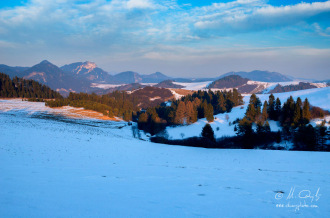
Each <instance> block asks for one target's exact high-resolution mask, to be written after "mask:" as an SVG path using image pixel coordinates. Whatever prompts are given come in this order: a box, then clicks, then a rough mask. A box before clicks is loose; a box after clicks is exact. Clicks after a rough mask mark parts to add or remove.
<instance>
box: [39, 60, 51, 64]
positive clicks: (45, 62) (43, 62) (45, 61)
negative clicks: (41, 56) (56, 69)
mask: <svg viewBox="0 0 330 218" xmlns="http://www.w3.org/2000/svg"><path fill="white" fill-rule="evenodd" d="M39 64H52V63H50V62H49V61H47V60H43V61H41V62H40V63H39Z"/></svg>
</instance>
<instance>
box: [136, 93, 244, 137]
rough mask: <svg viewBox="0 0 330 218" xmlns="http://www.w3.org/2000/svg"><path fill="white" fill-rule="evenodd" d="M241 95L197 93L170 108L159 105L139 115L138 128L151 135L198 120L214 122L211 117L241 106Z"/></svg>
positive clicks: (175, 102) (174, 102) (176, 102)
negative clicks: (168, 127) (204, 119)
mask: <svg viewBox="0 0 330 218" xmlns="http://www.w3.org/2000/svg"><path fill="white" fill-rule="evenodd" d="M242 104H243V97H242V95H241V94H240V93H239V92H238V91H237V90H236V89H234V90H233V91H223V92H221V91H216V92H213V91H211V90H209V91H201V90H199V91H197V92H194V93H193V94H191V95H187V96H184V97H182V98H181V99H179V100H175V101H173V102H172V103H171V105H170V106H168V105H165V104H161V105H159V106H156V107H150V108H148V109H147V110H146V112H143V113H140V115H139V117H138V127H139V129H141V130H144V131H145V132H149V133H151V134H152V135H154V134H156V133H159V132H161V131H163V130H164V129H165V128H166V126H173V125H183V124H191V123H194V122H196V121H197V120H198V119H201V118H206V119H207V120H208V121H209V122H212V121H213V120H214V117H213V115H216V114H219V113H225V112H230V111H231V110H232V108H233V107H235V106H238V105H242Z"/></svg>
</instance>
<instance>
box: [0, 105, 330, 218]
mask: <svg viewBox="0 0 330 218" xmlns="http://www.w3.org/2000/svg"><path fill="white" fill-rule="evenodd" d="M0 104H3V101H2V102H0ZM15 104H16V105H17V106H19V105H20V104H24V102H19V101H17V102H15ZM31 104H35V105H36V106H35V107H33V106H31V107H29V108H27V109H24V107H25V106H22V107H20V106H19V107H20V108H21V109H19V110H7V111H1V112H0V132H1V143H0V157H1V158H0V172H1V176H0V187H1V188H0V214H1V217H329V216H330V209H329V206H328V202H329V200H330V183H329V180H330V173H329V172H330V164H329V162H330V153H326V152H295V151H266V150H239V149H237V150H226V149H204V148H192V147H181V146H170V145H163V144H152V143H150V142H147V141H141V140H138V139H134V138H133V137H132V134H131V129H130V127H129V126H127V125H126V123H124V122H112V121H99V120H87V119H66V118H63V117H60V116H53V115H49V114H48V112H47V110H45V109H43V108H42V106H41V105H40V103H31ZM39 110H41V112H39ZM236 110H237V111H236ZM240 111H241V110H240V109H239V108H238V109H236V108H235V109H234V110H233V112H234V113H237V114H240ZM31 112H32V113H31ZM230 116H231V119H232V118H233V117H234V116H233V115H230ZM291 188H295V192H294V197H296V198H295V199H291V200H290V199H287V197H288V196H289V193H290V190H291ZM318 189H319V192H318V193H317V190H318ZM304 190H305V191H304ZM308 191H310V192H311V194H310V195H311V197H313V196H314V199H313V202H312V200H311V198H305V199H303V198H299V193H303V194H304V193H305V194H308ZM281 192H284V193H283V198H282V199H276V198H280V197H281ZM304 196H305V195H304ZM301 197H303V196H301ZM317 197H319V199H318V198H317ZM288 203H290V204H291V205H294V204H298V205H299V204H300V203H302V204H304V203H305V204H307V205H316V206H317V208H298V209H297V208H290V207H284V208H279V207H277V206H276V205H277V204H283V205H287V204H288Z"/></svg>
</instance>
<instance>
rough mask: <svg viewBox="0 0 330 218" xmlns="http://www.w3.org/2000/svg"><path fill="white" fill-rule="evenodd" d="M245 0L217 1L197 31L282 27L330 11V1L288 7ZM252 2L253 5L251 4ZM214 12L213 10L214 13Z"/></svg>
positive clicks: (197, 26) (237, 30)
mask: <svg viewBox="0 0 330 218" xmlns="http://www.w3.org/2000/svg"><path fill="white" fill-rule="evenodd" d="M244 3H245V4H247V5H245V7H244V8H243V7H240V6H239V5H241V4H242V2H241V1H236V2H230V3H220V4H213V5H212V6H209V7H207V9H205V10H206V11H207V12H208V13H207V14H206V15H204V16H199V19H197V20H196V21H195V27H196V28H197V30H198V29H199V30H209V31H212V30H215V31H213V32H212V34H220V35H221V34H223V33H225V32H226V31H227V33H228V32H229V33H233V32H234V33H235V32H238V33H239V32H246V31H256V30H263V29H269V28H278V27H283V26H289V25H293V24H297V23H299V22H303V21H305V20H306V19H309V18H311V17H313V16H316V15H318V14H321V13H324V12H328V13H330V1H327V2H314V3H300V4H296V5H288V6H279V7H275V6H270V5H265V4H264V3H262V2H260V1H248V2H244ZM250 3H252V4H250ZM210 12H211V13H210Z"/></svg>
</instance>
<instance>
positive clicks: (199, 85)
mask: <svg viewBox="0 0 330 218" xmlns="http://www.w3.org/2000/svg"><path fill="white" fill-rule="evenodd" d="M211 83H212V81H206V82H192V83H181V82H173V84H176V85H181V86H184V88H183V89H187V90H195V91H197V90H203V89H206V87H207V86H208V85H209V84H211Z"/></svg>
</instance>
